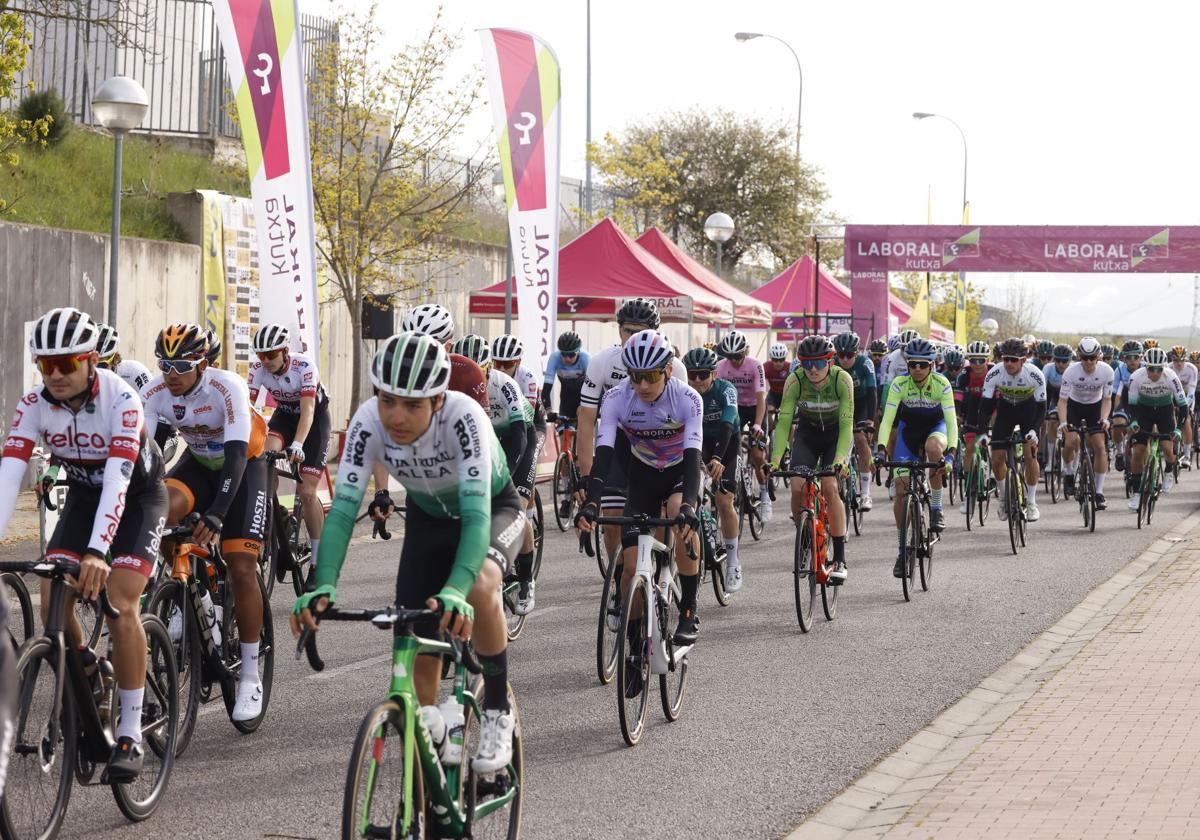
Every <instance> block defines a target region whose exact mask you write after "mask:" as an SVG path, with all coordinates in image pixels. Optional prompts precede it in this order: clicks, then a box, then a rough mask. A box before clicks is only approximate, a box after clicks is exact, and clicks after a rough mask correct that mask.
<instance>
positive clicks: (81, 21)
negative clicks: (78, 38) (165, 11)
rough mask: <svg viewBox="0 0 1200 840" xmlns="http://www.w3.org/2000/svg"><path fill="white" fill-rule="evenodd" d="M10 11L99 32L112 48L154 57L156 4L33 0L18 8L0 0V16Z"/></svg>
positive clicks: (129, 0) (134, 0)
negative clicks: (126, 49) (127, 49)
mask: <svg viewBox="0 0 1200 840" xmlns="http://www.w3.org/2000/svg"><path fill="white" fill-rule="evenodd" d="M8 10H11V11H12V12H13V13H14V14H18V15H24V16H25V17H27V18H31V19H36V20H41V21H46V22H52V21H62V22H65V23H73V24H77V25H83V26H86V27H88V28H94V29H96V30H98V32H99V33H100V34H102V35H103V37H104V38H105V39H106V40H108V41H109V42H110V43H112V44H113V45H114V46H118V47H122V48H129V49H133V50H136V51H138V52H141V53H153V50H152V49H151V46H150V44H151V39H150V38H149V37H147V36H149V35H151V34H152V33H153V32H154V29H155V26H156V21H155V17H156V14H157V9H156V7H155V4H153V3H146V2H140V1H139V0H106V2H103V3H96V2H95V0H32V2H28V0H27V2H24V3H22V4H21V5H20V6H15V5H13V2H12V0H0V12H4V11H8Z"/></svg>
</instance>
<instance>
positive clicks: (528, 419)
mask: <svg viewBox="0 0 1200 840" xmlns="http://www.w3.org/2000/svg"><path fill="white" fill-rule="evenodd" d="M488 402H489V403H491V406H492V428H493V429H495V430H496V433H497V434H503V433H504V432H506V431H508V428H509V427H510V426H512V425H513V424H514V423H524V424H528V425H532V424H533V406H532V405H530V404H529V400H527V399H525V398H524V397H523V396H521V387H520V386H519V385H517V381H516V380H515V379H513V378H512V377H511V376H509V375H508V374H507V373H501V372H500V371H498V370H496V369H495V368H493V369H492V370H490V371H489V372H488Z"/></svg>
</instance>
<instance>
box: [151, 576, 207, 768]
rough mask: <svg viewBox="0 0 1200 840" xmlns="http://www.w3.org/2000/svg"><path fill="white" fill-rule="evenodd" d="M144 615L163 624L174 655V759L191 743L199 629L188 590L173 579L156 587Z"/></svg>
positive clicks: (196, 706)
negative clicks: (176, 718) (176, 714)
mask: <svg viewBox="0 0 1200 840" xmlns="http://www.w3.org/2000/svg"><path fill="white" fill-rule="evenodd" d="M146 612H147V613H148V614H149V615H153V616H157V617H158V618H159V620H160V621H162V623H163V626H164V627H166V628H167V635H168V637H170V639H171V644H172V646H173V647H174V651H175V668H176V674H177V676H176V687H177V689H178V692H179V702H178V704H177V707H176V711H177V712H178V715H179V718H178V721H179V722H178V727H177V731H176V734H175V755H176V756H181V755H183V752H184V750H186V749H187V746H188V744H189V743H190V742H191V739H192V732H194V731H195V728H196V715H197V714H198V713H199V711H200V683H201V681H202V679H203V677H202V673H201V672H202V671H203V670H204V655H203V652H202V651H201V642H200V626H199V625H198V624H197V623H196V615H195V613H193V612H192V607H191V599H190V597H189V594H188V590H187V587H186V586H184V585H183V584H182V583H180V582H179V581H178V580H175V579H174V578H168V579H167V580H164V581H162V582H161V583H159V585H158V586H157V587H155V589H154V594H153V595H151V596H150V602H149V603H148V604H147V605H146Z"/></svg>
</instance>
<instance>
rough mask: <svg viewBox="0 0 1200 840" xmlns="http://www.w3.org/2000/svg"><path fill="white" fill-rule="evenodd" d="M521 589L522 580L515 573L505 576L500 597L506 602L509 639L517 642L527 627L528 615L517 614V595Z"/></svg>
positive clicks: (505, 616)
mask: <svg viewBox="0 0 1200 840" xmlns="http://www.w3.org/2000/svg"><path fill="white" fill-rule="evenodd" d="M520 591H521V581H520V578H518V577H517V575H516V574H515V573H510V574H507V575H505V576H504V585H503V588H502V589H501V591H500V597H501V599H502V600H503V602H504V618H505V619H506V620H507V621H508V630H507V632H508V640H509V641H510V642H515V641H516V640H517V639H518V638H520V636H521V631H522V630H524V629H525V619H527V618H529V616H528V615H518V614H517V595H518V594H519V593H520Z"/></svg>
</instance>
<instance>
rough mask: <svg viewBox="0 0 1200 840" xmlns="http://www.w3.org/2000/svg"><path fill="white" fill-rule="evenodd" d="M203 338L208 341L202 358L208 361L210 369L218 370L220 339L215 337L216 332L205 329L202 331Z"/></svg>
mask: <svg viewBox="0 0 1200 840" xmlns="http://www.w3.org/2000/svg"><path fill="white" fill-rule="evenodd" d="M204 337H205V338H206V339H208V352H207V353H205V354H204V358H206V359H208V366H209V367H210V368H219V367H220V366H221V352H222V351H221V337H220V336H219V335H217V331H216V330H213V329H207V330H205V331H204Z"/></svg>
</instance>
